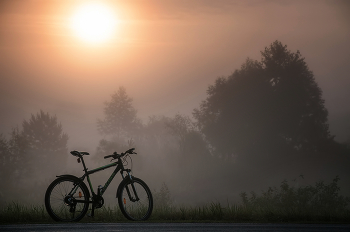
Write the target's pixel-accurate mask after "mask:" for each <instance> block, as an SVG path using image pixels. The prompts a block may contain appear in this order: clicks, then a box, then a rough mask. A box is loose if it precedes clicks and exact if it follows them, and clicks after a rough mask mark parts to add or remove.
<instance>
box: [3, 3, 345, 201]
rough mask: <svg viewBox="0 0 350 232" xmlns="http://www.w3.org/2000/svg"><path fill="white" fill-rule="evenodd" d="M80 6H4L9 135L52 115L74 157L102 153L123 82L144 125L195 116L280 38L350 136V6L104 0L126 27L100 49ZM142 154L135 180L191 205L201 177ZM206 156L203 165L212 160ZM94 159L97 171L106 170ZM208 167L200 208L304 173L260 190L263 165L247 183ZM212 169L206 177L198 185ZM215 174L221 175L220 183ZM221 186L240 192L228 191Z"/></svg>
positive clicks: (336, 131)
mask: <svg viewBox="0 0 350 232" xmlns="http://www.w3.org/2000/svg"><path fill="white" fill-rule="evenodd" d="M82 2H83V1H58V0H52V1H43V0H25V1H10V0H7V1H6V0H4V1H1V2H0V99H1V101H0V119H1V124H0V134H3V135H4V136H5V137H6V138H9V137H10V133H11V130H12V128H15V127H18V128H21V126H22V122H23V120H28V119H29V118H30V116H31V115H32V114H36V113H37V112H39V111H40V110H43V111H44V112H48V113H49V114H50V115H56V116H57V120H58V121H59V122H60V123H61V124H62V128H63V131H64V132H65V133H67V134H68V136H69V140H68V151H71V150H86V151H88V152H90V153H91V154H92V155H94V154H95V152H96V148H97V146H98V144H99V141H100V140H101V139H102V138H104V136H103V135H101V134H100V133H99V132H98V130H97V120H98V119H102V118H103V117H104V106H105V105H104V102H106V101H109V100H110V99H111V95H112V94H113V93H115V92H116V91H117V90H118V89H119V87H120V86H123V87H125V89H126V91H127V94H128V96H130V97H131V98H132V99H133V103H132V104H133V106H134V108H135V109H136V110H137V116H138V117H139V118H140V119H141V120H142V122H143V123H144V124H147V123H148V120H149V117H150V116H153V115H156V116H159V117H161V116H165V117H169V118H173V117H174V116H175V115H176V114H178V113H179V114H181V115H188V116H189V117H192V112H193V109H195V108H198V107H199V105H200V103H201V102H202V101H203V100H205V99H206V97H207V92H206V91H207V89H208V86H209V85H212V84H214V81H215V80H216V79H217V78H218V77H222V76H223V77H227V76H229V75H231V74H232V73H233V72H234V71H235V70H236V69H239V68H240V67H241V65H242V63H243V62H244V61H245V60H246V58H247V57H250V58H252V59H260V51H262V50H264V48H265V47H266V46H269V45H270V44H271V43H272V42H274V41H275V40H279V41H281V42H282V43H283V44H286V45H287V46H288V49H290V50H291V51H293V52H295V51H297V50H299V51H300V52H301V54H302V56H303V57H305V61H306V63H307V64H308V66H309V69H310V70H311V71H313V73H314V76H315V80H316V82H317V83H318V85H319V87H320V88H321V89H322V91H323V99H324V100H325V106H326V108H327V109H328V112H329V116H328V120H329V125H330V132H331V134H332V135H335V140H336V141H338V142H345V141H346V140H349V139H350V120H349V119H350V105H349V104H348V99H350V91H349V90H348V89H349V86H350V78H349V73H350V63H349V61H350V45H349V39H350V4H349V2H348V1H319V0H314V1H264V0H262V1H229V0H222V1H161V0H159V1H156V0H154V1H131V2H130V1H104V2H106V4H107V5H109V6H111V7H112V8H113V11H114V12H115V14H116V15H117V18H118V26H117V30H116V32H115V33H114V34H113V37H112V38H111V39H110V40H109V41H107V42H105V43H101V44H97V45H89V44H86V43H84V42H82V41H81V40H80V39H79V38H77V37H76V36H75V35H74V33H73V32H72V30H71V28H70V27H69V18H70V17H71V15H72V14H73V12H74V10H75V8H76V7H78V6H79V5H80V4H82ZM170 140H171V139H170ZM170 140H169V143H172V142H171V141H170ZM160 141H166V140H160ZM173 143H174V144H176V141H175V142H173ZM162 146H167V145H165V144H163V145H162ZM169 146H172V145H169ZM174 146H175V145H174ZM136 149H139V150H140V151H142V152H143V153H142V152H140V154H139V155H138V156H137V157H135V158H134V169H135V175H137V176H138V177H140V178H141V179H144V180H145V181H146V182H147V183H149V185H150V187H151V188H152V189H158V188H159V187H160V186H161V184H162V183H163V182H165V183H166V184H167V185H168V186H169V189H170V191H171V192H172V193H173V195H174V199H175V201H177V202H187V201H189V200H188V199H187V200H184V199H183V198H184V197H185V196H186V194H188V193H186V188H187V189H188V186H189V184H188V185H183V186H181V180H183V179H180V178H185V179H186V177H188V178H189V179H191V177H189V175H190V174H187V173H189V172H184V173H185V174H186V176H183V175H181V168H182V167H183V166H182V164H181V163H177V164H176V165H174V163H176V162H179V160H174V159H173V158H172V155H171V154H152V151H151V150H150V147H145V146H143V147H142V145H141V147H140V148H138V147H136ZM158 151H160V150H159V149H158ZM118 152H121V151H118ZM173 155H174V154H173ZM148 156H149V157H151V158H150V159H147V157H148ZM208 157H211V156H205V157H204V158H203V159H212V157H211V158H208ZM66 159H67V171H70V172H71V171H72V170H73V169H75V170H79V171H81V167H80V166H77V165H78V164H77V163H76V161H75V158H73V157H72V156H70V155H67V158H66ZM86 159H87V161H86V162H87V163H88V165H89V166H91V168H93V167H96V166H97V163H99V161H98V160H96V159H93V158H92V157H87V158H86ZM89 159H90V160H89ZM186 160H187V158H186V159H184V161H183V162H190V161H188V160H187V161H186ZM201 160H202V159H201ZM214 160H215V159H214ZM101 162H102V163H103V162H105V163H108V161H103V160H102V161H101ZM157 162H159V163H157ZM201 162H202V161H201ZM201 162H199V164H198V166H195V167H194V168H193V169H192V171H191V173H192V172H195V174H193V176H194V177H193V178H194V179H195V180H196V181H194V180H190V182H189V183H191V184H193V185H194V186H193V187H192V188H190V189H188V191H198V192H192V193H191V194H190V197H191V199H196V198H197V200H198V202H195V203H203V202H210V201H215V200H219V201H222V200H223V201H226V199H230V200H232V201H234V200H236V199H237V198H238V194H239V193H240V192H241V191H248V192H249V191H250V190H253V188H254V189H255V190H256V189H259V188H260V189H261V188H265V187H268V186H271V185H276V184H278V183H279V182H280V181H283V179H285V178H291V177H297V176H299V175H300V174H301V173H300V172H299V170H295V171H294V172H292V173H286V175H285V176H278V177H276V178H274V179H268V180H264V182H263V183H262V181H263V180H262V179H261V178H262V177H261V178H260V177H258V176H259V174H258V172H259V171H261V172H264V171H267V170H265V169H264V168H262V169H260V170H259V171H252V170H249V169H248V167H240V168H239V169H240V170H241V171H242V172H243V173H244V168H247V172H246V173H245V175H244V176H245V177H246V179H243V177H241V178H238V177H232V175H233V174H230V173H229V171H228V170H229V167H228V166H227V165H228V164H227V162H226V164H225V162H224V161H223V162H221V163H218V164H215V165H214V166H213V167H212V168H210V166H208V162H209V163H210V162H211V161H207V162H204V161H203V162H204V163H205V164H203V165H202V166H201V165H200V164H202V163H201ZM102 163H100V164H102ZM48 165H49V164H48ZM167 165H168V166H167ZM225 165H226V166H225ZM188 168H189V169H190V167H188ZM206 168H208V169H209V170H208V169H206ZM237 168H238V167H237ZM137 169H139V171H137ZM195 170H196V171H195ZM202 172H203V173H206V174H203V176H204V177H205V180H202V181H198V180H200V176H201V175H202ZM210 172H214V173H215V175H214V174H213V175H212V178H213V179H212V178H209V177H210ZM220 172H222V173H221V174H220ZM237 172H238V171H237ZM78 173H80V174H81V175H82V172H78ZM208 173H209V174H208ZM331 173H332V175H333V174H334V176H335V175H336V174H337V173H336V172H331ZM58 174H63V173H49V174H47V175H46V177H47V178H46V179H47V181H51V180H53V179H54V178H55V175H58ZM338 174H339V173H338ZM77 175H78V174H77ZM191 175H192V174H191ZM334 176H330V175H329V176H327V175H321V174H320V176H313V177H312V178H310V179H312V181H314V180H319V179H327V178H328V179H327V180H330V178H333V177H334ZM219 178H220V179H222V180H223V181H224V183H227V182H230V181H232V182H231V183H232V184H223V183H221V182H219V181H218V179H219ZM340 178H341V179H342V176H340ZM344 178H345V177H344ZM253 180H256V181H257V183H260V184H255V183H252V182H251V181H253ZM95 182H96V181H95ZM95 182H94V183H95ZM195 183H197V184H195ZM248 183H249V184H248ZM96 184H97V183H95V185H96ZM184 186H185V187H184ZM219 186H227V189H225V190H222V192H221V194H218V195H216V197H217V198H218V199H216V197H214V198H213V197H210V194H204V195H201V194H200V193H203V192H206V193H208V191H209V190H210V189H214V188H216V187H219ZM264 186H265V187H264ZM94 187H95V186H94ZM111 188H112V187H111ZM113 188H114V187H113ZM233 189H234V190H233ZM198 195H200V196H198ZM19 200H20V199H19Z"/></svg>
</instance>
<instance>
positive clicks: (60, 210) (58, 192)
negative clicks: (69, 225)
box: [45, 176, 90, 222]
mask: <svg viewBox="0 0 350 232" xmlns="http://www.w3.org/2000/svg"><path fill="white" fill-rule="evenodd" d="M74 185H78V189H77V191H76V193H75V194H74V196H72V202H74V200H75V199H76V198H77V199H79V200H85V201H88V200H89V198H90V193H89V190H88V188H87V187H86V185H85V184H84V183H83V182H81V181H80V180H79V179H78V178H77V177H74V176H62V177H59V178H57V179H56V180H54V181H53V182H52V183H51V184H50V185H49V187H48V188H47V190H46V193H45V207H46V211H47V212H48V214H49V215H50V216H51V218H52V219H54V220H55V221H61V222H77V221H80V220H81V219H82V218H83V217H84V216H85V214H86V212H87V211H88V209H89V203H88V202H84V203H77V202H75V204H74V203H71V204H68V203H67V202H65V198H66V197H67V195H68V193H69V192H70V191H71V190H72V189H73V187H74ZM77 213H78V214H77Z"/></svg>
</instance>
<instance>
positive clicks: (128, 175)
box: [120, 169, 140, 202]
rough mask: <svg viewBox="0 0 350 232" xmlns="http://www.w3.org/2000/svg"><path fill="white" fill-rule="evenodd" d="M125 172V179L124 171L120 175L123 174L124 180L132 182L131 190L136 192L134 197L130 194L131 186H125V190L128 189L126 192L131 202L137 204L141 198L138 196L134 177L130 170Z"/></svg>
mask: <svg viewBox="0 0 350 232" xmlns="http://www.w3.org/2000/svg"><path fill="white" fill-rule="evenodd" d="M124 171H126V172H127V175H126V176H125V177H124V173H123V171H121V172H120V173H121V174H122V177H123V179H125V178H129V179H130V181H131V188H132V191H133V192H134V195H132V194H131V193H130V189H129V185H126V186H125V189H126V192H127V193H128V196H129V199H130V201H132V202H135V201H138V200H140V198H139V196H138V195H137V191H136V188H135V185H134V181H133V177H132V175H131V174H130V172H131V170H130V169H125V170H124ZM134 197H135V198H134Z"/></svg>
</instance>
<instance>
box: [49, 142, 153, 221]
mask: <svg viewBox="0 0 350 232" xmlns="http://www.w3.org/2000/svg"><path fill="white" fill-rule="evenodd" d="M134 150H135V148H131V149H129V150H127V151H126V152H124V153H121V154H118V153H116V152H114V153H113V154H112V155H108V156H105V157H104V158H105V159H107V158H112V160H111V161H113V160H116V161H115V162H113V163H111V164H108V165H105V166H102V167H99V168H96V169H93V170H89V171H88V169H87V168H86V165H85V162H84V158H83V156H84V155H89V153H88V152H79V151H71V152H70V153H71V154H72V155H73V156H76V157H78V163H80V161H81V162H82V164H83V167H84V172H85V174H84V175H83V176H82V177H76V176H73V175H60V176H57V179H56V180H54V181H53V182H52V183H51V184H50V185H49V187H48V188H47V190H46V194H45V207H46V210H47V212H48V214H49V215H50V216H51V218H52V219H54V220H55V221H64V222H73V221H79V220H81V219H82V218H83V217H84V216H85V214H86V213H87V211H88V209H89V204H90V203H91V204H92V208H91V216H92V217H93V216H94V211H95V209H98V208H101V207H102V206H103V204H104V199H103V197H102V196H103V194H104V192H105V191H106V190H107V188H108V186H109V184H110V183H111V182H112V180H113V178H114V177H115V175H116V174H117V173H118V172H119V171H120V174H121V176H122V178H123V180H122V181H121V182H120V184H119V186H118V190H117V195H116V196H117V198H118V204H119V208H120V210H121V211H122V213H123V215H124V216H125V217H126V218H127V219H129V220H134V221H139V220H147V219H148V218H149V217H150V216H151V213H152V209H153V198H152V194H151V191H150V189H149V188H148V186H147V185H146V183H145V182H144V181H142V180H141V179H139V178H136V177H134V176H132V175H131V169H126V168H124V163H125V161H126V158H127V157H128V156H129V155H130V154H136V153H135V152H134ZM114 166H117V167H116V168H115V170H114V172H113V173H112V174H111V176H110V177H109V179H108V180H107V182H106V183H105V185H104V186H101V185H99V186H98V188H97V193H95V192H94V189H93V188H92V184H91V181H90V177H89V175H91V174H93V173H95V172H98V171H102V170H105V169H107V168H111V167H114ZM124 172H126V175H124ZM85 178H86V179H87V182H88V184H89V187H90V191H91V194H90V192H89V189H88V188H87V186H86V184H85V183H84V179H85Z"/></svg>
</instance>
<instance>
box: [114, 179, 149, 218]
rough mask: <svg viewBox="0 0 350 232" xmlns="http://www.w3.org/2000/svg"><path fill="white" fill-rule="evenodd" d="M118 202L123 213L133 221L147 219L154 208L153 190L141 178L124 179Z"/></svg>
mask: <svg viewBox="0 0 350 232" xmlns="http://www.w3.org/2000/svg"><path fill="white" fill-rule="evenodd" d="M117 197H118V203H119V207H120V210H121V211H122V213H123V215H124V216H125V217H126V218H127V219H129V220H133V221H142V220H147V219H148V218H149V217H150V216H151V213H152V210H153V198H152V194H151V191H150V190H149V188H148V186H147V185H146V183H145V182H143V181H142V180H141V179H138V178H135V177H133V178H132V181H130V180H129V181H123V182H122V183H121V186H120V191H119V193H118V196H117Z"/></svg>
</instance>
